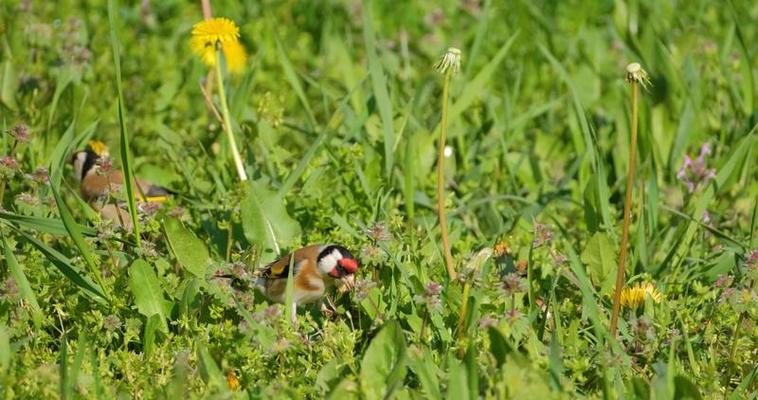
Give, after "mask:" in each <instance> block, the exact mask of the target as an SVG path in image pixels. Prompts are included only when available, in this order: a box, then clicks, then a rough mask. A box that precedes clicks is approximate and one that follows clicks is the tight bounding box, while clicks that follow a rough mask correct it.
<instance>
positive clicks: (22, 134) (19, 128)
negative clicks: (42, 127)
mask: <svg viewBox="0 0 758 400" xmlns="http://www.w3.org/2000/svg"><path fill="white" fill-rule="evenodd" d="M10 133H11V136H13V137H14V138H16V140H18V141H19V142H22V143H26V142H28V141H29V127H28V126H27V125H25V124H19V125H16V126H14V127H13V128H12V129H11V132H10Z"/></svg>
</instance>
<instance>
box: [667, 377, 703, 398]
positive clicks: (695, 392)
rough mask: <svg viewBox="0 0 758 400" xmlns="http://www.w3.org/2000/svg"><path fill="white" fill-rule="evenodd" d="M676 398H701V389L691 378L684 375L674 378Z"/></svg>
mask: <svg viewBox="0 0 758 400" xmlns="http://www.w3.org/2000/svg"><path fill="white" fill-rule="evenodd" d="M674 398H675V399H678V400H688V399H689V400H700V399H702V398H703V396H701V395H700V390H699V389H698V388H697V385H695V384H694V383H693V382H692V381H691V380H689V379H688V378H687V377H686V376H684V375H677V376H676V377H675V378H674Z"/></svg>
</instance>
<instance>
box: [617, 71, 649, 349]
mask: <svg viewBox="0 0 758 400" xmlns="http://www.w3.org/2000/svg"><path fill="white" fill-rule="evenodd" d="M626 71H627V75H626V80H627V81H628V82H629V83H630V84H631V86H632V129H631V131H632V132H631V136H632V137H631V140H630V144H629V166H628V168H627V173H626V196H625V198H624V225H623V231H622V234H621V249H620V251H619V261H618V268H617V269H616V289H615V290H614V292H613V311H612V313H611V329H610V333H611V336H613V337H615V336H616V330H617V327H618V319H619V310H620V308H621V290H622V289H623V287H624V268H625V265H626V256H627V245H628V242H629V223H630V222H631V219H632V215H631V214H632V191H633V189H634V166H635V160H636V158H637V125H638V116H639V106H638V102H639V101H638V100H639V91H640V89H639V86H640V85H642V86H643V87H645V86H646V85H647V83H649V80H648V78H647V73H646V72H645V70H643V69H642V67H641V66H640V65H639V64H638V63H632V64H629V65H628V66H627V67H626Z"/></svg>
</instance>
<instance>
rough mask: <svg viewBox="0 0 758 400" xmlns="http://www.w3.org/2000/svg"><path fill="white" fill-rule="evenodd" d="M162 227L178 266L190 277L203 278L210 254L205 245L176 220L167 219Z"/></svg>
mask: <svg viewBox="0 0 758 400" xmlns="http://www.w3.org/2000/svg"><path fill="white" fill-rule="evenodd" d="M163 227H164V229H165V232H166V239H168V243H169V246H170V247H171V251H172V252H173V253H174V256H175V257H176V259H177V261H179V264H181V265H182V267H184V269H186V270H187V271H188V272H190V273H191V274H192V275H195V276H196V277H198V278H204V277H205V271H206V270H207V269H208V263H209V261H210V254H209V253H208V248H207V247H206V246H205V243H203V241H202V240H200V239H198V238H197V236H195V234H193V233H192V232H191V231H190V230H189V229H187V228H185V227H184V225H182V223H181V221H179V220H178V219H176V218H168V219H167V220H166V221H165V222H164V224H163Z"/></svg>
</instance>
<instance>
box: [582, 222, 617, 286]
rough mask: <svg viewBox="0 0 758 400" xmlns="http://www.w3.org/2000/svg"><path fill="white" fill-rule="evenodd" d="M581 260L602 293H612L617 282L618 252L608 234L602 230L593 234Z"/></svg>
mask: <svg viewBox="0 0 758 400" xmlns="http://www.w3.org/2000/svg"><path fill="white" fill-rule="evenodd" d="M581 260H582V262H583V263H584V264H586V265H587V272H588V274H589V276H590V279H591V280H592V283H593V284H594V285H595V286H596V287H597V288H599V291H600V293H601V294H604V295H610V294H611V293H612V292H613V288H614V285H615V282H616V274H615V272H616V252H615V251H614V247H613V242H611V239H610V238H609V237H608V235H606V234H605V233H602V232H596V233H595V234H594V235H592V237H591V238H590V240H588V241H587V246H586V247H585V248H584V251H583V252H582V256H581Z"/></svg>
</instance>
